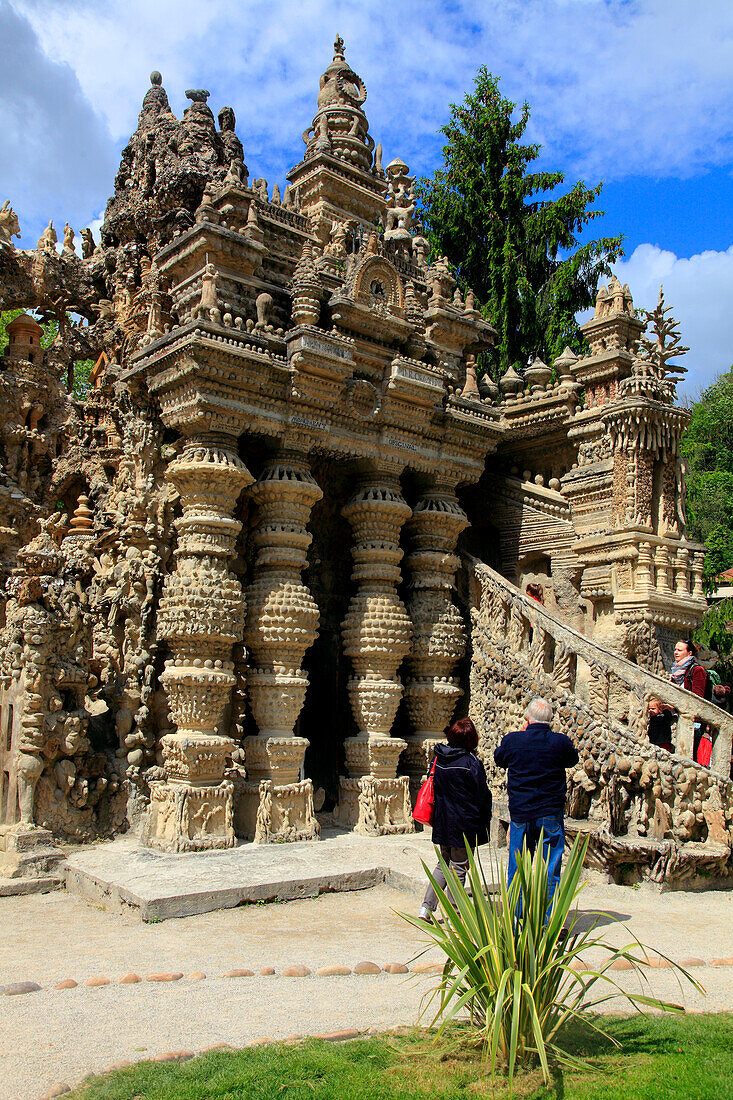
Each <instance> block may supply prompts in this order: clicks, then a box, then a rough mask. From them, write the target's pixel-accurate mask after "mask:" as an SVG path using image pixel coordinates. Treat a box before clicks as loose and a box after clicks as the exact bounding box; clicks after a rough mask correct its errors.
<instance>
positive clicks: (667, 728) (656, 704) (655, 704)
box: [647, 695, 677, 752]
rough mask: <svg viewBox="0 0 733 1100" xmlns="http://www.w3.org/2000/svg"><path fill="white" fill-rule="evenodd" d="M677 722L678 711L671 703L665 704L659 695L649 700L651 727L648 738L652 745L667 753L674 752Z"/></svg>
mask: <svg viewBox="0 0 733 1100" xmlns="http://www.w3.org/2000/svg"><path fill="white" fill-rule="evenodd" d="M676 721H677V711H676V710H675V709H674V707H672V706H670V705H669V703H665V702H663V700H662V699H660V698H659V696H658V695H652V697H651V699H650V700H649V726H648V729H647V736H648V737H649V741H650V742H651V744H652V745H657V746H658V747H659V748H660V749H666V750H667V752H674V744H673V742H672V726H673V725H674V724H675V722H676Z"/></svg>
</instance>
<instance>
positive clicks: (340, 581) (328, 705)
mask: <svg viewBox="0 0 733 1100" xmlns="http://www.w3.org/2000/svg"><path fill="white" fill-rule="evenodd" d="M312 470H313V476H314V477H315V479H316V481H317V482H318V484H319V485H320V487H321V489H323V499H322V500H320V501H318V502H317V504H316V505H315V506H314V508H313V512H312V514H311V521H310V524H309V525H308V526H309V530H310V531H311V533H312V535H313V542H312V543H311V547H310V551H309V553H308V568H307V569H306V570H305V572H304V576H303V581H304V583H305V584H306V585H308V587H309V588H310V590H311V592H312V594H313V598H314V599H315V601H316V603H317V604H318V610H319V612H320V622H319V627H318V637H317V638H316V641H315V642H314V644H313V645H312V646H311V648H310V649H309V650H308V652H307V653H306V655H305V657H304V659H303V667H304V668H305V670H306V671H307V673H308V678H309V681H310V683H309V686H308V693H307V695H306V699H305V705H304V707H303V710H302V712H301V715H300V719H299V722H298V730H297V732H298V733H299V734H300V736H301V737H307V739H308V741H309V742H310V745H309V747H308V749H307V750H306V753H305V760H304V764H303V767H304V771H305V775H306V777H307V778H309V779H312V780H313V787H314V789H315V790H316V791H318V789H319V788H322V789H323V791H324V792H325V801H324V803H323V809H324V811H329V810H331V809H333V807H334V805H335V804H336V802H337V801H338V793H339V785H338V780H339V775H343V774H344V747H343V746H344V740H345V739H346V738H347V737H349V736H351V735H352V734H354V733H355V732H356V729H355V726H354V721H353V718H352V715H351V707H350V705H349V694H348V681H349V677H350V676H351V663H350V661H349V659H348V657H346V656H345V655H344V653H343V648H342V643H341V623H342V622H343V619H344V616H345V615H346V611H347V609H348V606H349V600H350V598H351V593H352V589H353V586H352V583H351V569H352V561H351V543H352V537H351V528H350V527H349V524H348V523H347V521H346V520H345V519H344V518H343V516H342V515H341V509H342V508H343V506H344V504H345V503H346V501H347V500H348V499H349V497H350V496H351V494H352V493H353V491H354V487H355V484H356V477H355V473H354V469H353V467H352V466H350V465H349V464H348V463H345V462H344V461H343V460H334V459H328V458H318V457H315V458H314V460H313V463H312Z"/></svg>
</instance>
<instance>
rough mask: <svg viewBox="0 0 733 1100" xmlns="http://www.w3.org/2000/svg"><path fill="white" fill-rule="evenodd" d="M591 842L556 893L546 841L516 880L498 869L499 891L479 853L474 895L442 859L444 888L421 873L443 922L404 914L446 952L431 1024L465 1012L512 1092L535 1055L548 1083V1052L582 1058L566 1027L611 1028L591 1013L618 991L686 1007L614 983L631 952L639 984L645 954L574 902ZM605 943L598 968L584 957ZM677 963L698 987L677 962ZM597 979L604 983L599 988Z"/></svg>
mask: <svg viewBox="0 0 733 1100" xmlns="http://www.w3.org/2000/svg"><path fill="white" fill-rule="evenodd" d="M587 846H588V838H587V837H586V838H585V839H584V840H582V839H581V838H580V837H578V838H576V842H575V844H574V845H573V848H572V851H571V853H570V857H569V859H568V862H567V865H566V867H565V869H564V871H563V874H562V876H561V878H560V882H559V884H558V887H557V889H556V891H555V894H554V897H553V898H550V892H549V882H548V873H547V861H546V859H545V858H544V857H543V854H542V844H541V843H540V844H539V845H538V850H537V854H536V855H535V858H534V860H533V859H532V856H531V855H530V854H529V853H528V852H527V851H526V849H525V850H524V851H523V852H522V853H521V854H520V855H519V857H518V859H517V874H516V875H515V877H514V879H513V881H512V883H511V885H509V884H508V883H507V878H506V873H505V872H504V871H502V870H500V869H498V868H497V872H496V875H495V877H496V880H497V882H498V884H499V888H498V896H497V893H496V892H495V889H494V887H493V884H489V883H488V882H487V880H486V877H485V875H484V870H483V867H482V865H481V862H480V860H479V859H478V858H477V856H476V855H474V854H472V853H470V852H469V883H470V893H469V891H468V890H467V889H466V887H464V886H463V884H462V883H461V882H460V881H459V880H458V878H457V877H456V875H455V873H454V872H453V871H452V870H451V869H450V867H448V866H447V865H446V864H444V863H443V861H442V860H441V865H442V868H443V873H444V874H445V877H446V882H447V890H443V889H441V887H440V886H439V885H438V883H437V882H436V881H435V879H434V877H433V875H432V874H431V873H430V871H429V870H428V869H427V867H426V868H425V870H426V873H427V874H428V877H429V878H430V881H431V882H432V884H433V887H434V889H435V892H436V894H437V896H438V900H439V903H440V908H441V911H442V914H443V920H444V923H443V925H442V926H441V925H439V924H438V923H437V922H435V923H431V924H429V925H426V924H425V922H424V921H421V920H419V919H418V918H415V917H411V916H406V919H407V920H408V921H409V922H410V923H411V924H413V925H415V927H417V928H421V929H422V930H424V931H426V932H427V934H428V936H429V938H430V944H429V947H433V946H438V947H439V948H440V949H441V951H442V952H443V953H444V955H445V957H446V961H445V965H444V967H443V973H442V977H441V980H440V982H439V984H438V986H437V988H436V989H435V990H434V991H433V993H432V994H431V996H430V998H429V1000H428V1003H427V1005H426V1008H425V1011H426V1012H427V1011H429V1009H430V1007H431V1006H433V1007H435V1002H436V1000H437V1010H436V1011H435V1015H434V1019H433V1021H432V1022H433V1024H436V1023H438V1021H440V1027H439V1029H438V1033H439V1034H440V1033H441V1032H442V1031H443V1030H444V1029H445V1027H446V1026H447V1025H448V1024H449V1023H450V1022H451V1021H453V1020H455V1019H456V1018H457V1017H459V1018H460V1017H461V1016H464V1015H465V1014H466V1012H467V1013H468V1015H469V1017H470V1021H471V1023H472V1025H473V1027H474V1028H475V1029H476V1030H477V1032H478V1034H479V1036H480V1037H481V1039H482V1040H483V1045H484V1052H485V1055H486V1057H487V1059H488V1061H489V1064H490V1068H491V1072H492V1074H493V1073H494V1072H495V1070H496V1068H497V1067H502V1068H504V1069H505V1070H506V1073H507V1076H508V1078H509V1086H510V1090H511V1083H512V1080H513V1077H514V1074H515V1071H516V1070H517V1068H518V1067H520V1066H523V1065H527V1064H528V1063H530V1062H533V1061H537V1060H539V1063H540V1065H541V1067H542V1073H543V1077H544V1079H545V1081H546V1082H547V1081H549V1079H550V1065H549V1063H550V1059H554V1060H556V1061H557V1062H559V1063H560V1064H565V1065H571V1064H577V1060H576V1059H573V1058H572V1057H571V1056H570V1055H569V1054H567V1053H566V1052H565V1051H564V1050H563V1047H562V1045H561V1041H562V1031H563V1027H564V1026H565V1025H566V1024H567V1023H568V1022H569V1021H570V1020H572V1019H576V1020H583V1021H585V1022H586V1023H587V1024H589V1025H590V1026H591V1027H593V1028H594V1029H595V1030H597V1031H598V1032H599V1033H600V1034H601V1035H606V1033H605V1032H604V1031H603V1029H602V1027H600V1025H599V1022H598V1017H597V1016H596V1015H595V1010H597V1009H598V1008H599V1007H600V1006H601V1005H602V1004H604V1003H605V1002H607V1001H609V1000H611V999H612V998H615V997H622V998H624V999H625V1000H626V1001H627V1002H629V1003H630V1004H631V1005H632V1006H633V1007H634V1008H635V1009H644V1008H655V1009H657V1010H662V1011H666V1012H683V1011H684V1008H683V1006H682V1005H678V1004H673V1003H671V1002H669V1001H662V1000H659V999H658V998H656V997H653V996H651V995H649V994H648V993H644V992H641V991H640V992H638V993H637V992H629V991H627V990H625V989H623V988H621V986H620V985H619V984H618V983H617V981H616V980H615V978H614V973H615V970H612V969H611V968H612V966H613V964H614V963H615V962H616V961H617V960H619V959H626V960H628V962H629V963H630V964H631V968H632V969H634V970H636V971H637V973H638V976H639V978H640V979H641V983H643V982H645V981H646V979H645V976H644V971H643V969H642V967H644V966H645V965H646V964H647V963H648V961H649V956H648V953H647V949H646V948H645V947H644V946H643V945H642V944H640V943H639V942H638V941H636V940H634V941H632V942H631V943H629V944H628V945H627V946H625V947H613V946H611V945H610V944H608V943H606V942H605V941H604V938H603V936H602V935H601V934H599V933H598V932H597V931H596V927H597V926H596V925H595V924H594V925H593V926H591V927H590V928H587V927H586V928H584V927H583V922H582V921H581V920H580V917H579V913H578V911H577V906H576V905H575V902H576V900H577V897H578V894H579V893H580V891H581V890H582V885H581V883H580V876H581V871H582V867H583V860H584V857H585V853H586V849H587ZM451 897H452V899H453V901H451V900H450V899H451ZM426 950H428V948H426ZM599 950H600V951H602V952H603V953H604V956H605V957H604V959H603V962H602V963H601V965H600V966H598V967H597V968H593V967H592V966H591V965H590V964H589V963H588V962H587V960H586V958H585V956H586V955H587V954H588V953H589V952H592V951H593V952H596V953H597V952H598V951H599ZM671 965H672V966H673V967H674V969H675V970H676V971H677V973H678V975H681V976H682V977H684V978H686V979H687V980H688V981H690V982H691V983H692V985H694V986H695V988H697V989H699V990H701V989H702V987H701V986H700V985H699V984H698V983H697V982H695V981H694V979H693V978H691V977H690V975H689V974H687V972H686V971H684V970H682V968H681V967H678V966H676V964H674V963H672V964H671ZM641 983H640V989H643V988H644V985H643V984H641ZM599 985H600V986H601V987H602V988H600V989H598V988H596V987H598V986H599ZM606 1037H607V1038H609V1039H610V1037H609V1036H606ZM611 1041H613V1040H611Z"/></svg>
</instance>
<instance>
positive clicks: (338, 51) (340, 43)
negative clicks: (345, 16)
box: [333, 34, 344, 61]
mask: <svg viewBox="0 0 733 1100" xmlns="http://www.w3.org/2000/svg"><path fill="white" fill-rule="evenodd" d="M333 52H334V61H335V60H336V58H337V57H340V58H342V59H343V56H344V40H343V38H342V37H341V35H340V34H337V35H336V41H335V42H334V44H333Z"/></svg>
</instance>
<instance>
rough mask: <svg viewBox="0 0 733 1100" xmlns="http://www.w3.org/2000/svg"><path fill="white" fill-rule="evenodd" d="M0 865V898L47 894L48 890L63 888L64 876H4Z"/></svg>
mask: <svg viewBox="0 0 733 1100" xmlns="http://www.w3.org/2000/svg"><path fill="white" fill-rule="evenodd" d="M2 870H3V868H2V867H1V866H0V898H10V897H17V896H20V895H21V894H47V893H48V892H49V891H50V890H63V888H64V876H63V874H59V875H32V876H29V877H27V878H5V877H3V875H2Z"/></svg>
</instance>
